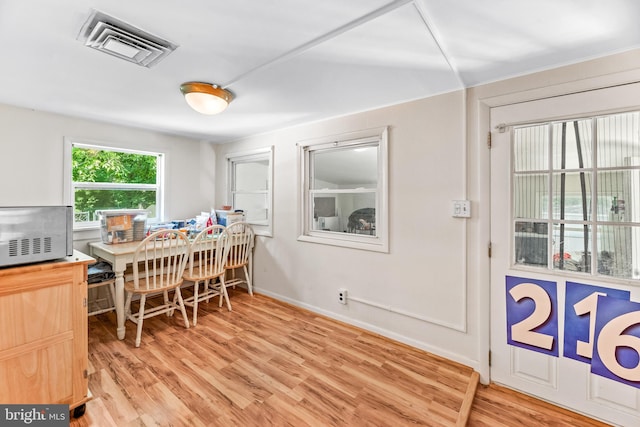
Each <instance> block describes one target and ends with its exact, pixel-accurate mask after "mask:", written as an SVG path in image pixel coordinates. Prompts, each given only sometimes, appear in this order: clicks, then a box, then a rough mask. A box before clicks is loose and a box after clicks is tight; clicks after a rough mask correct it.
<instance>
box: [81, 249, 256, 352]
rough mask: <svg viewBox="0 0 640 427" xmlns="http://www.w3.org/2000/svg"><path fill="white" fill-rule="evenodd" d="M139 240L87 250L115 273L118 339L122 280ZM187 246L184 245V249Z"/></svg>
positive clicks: (122, 321)
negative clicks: (105, 262)
mask: <svg viewBox="0 0 640 427" xmlns="http://www.w3.org/2000/svg"><path fill="white" fill-rule="evenodd" d="M139 244H140V242H129V243H117V244H108V243H104V242H91V243H89V251H90V254H91V256H93V257H94V258H96V257H97V258H101V259H102V260H104V261H107V262H108V263H110V264H111V266H112V269H113V272H114V273H115V293H116V294H115V296H114V304H115V309H116V322H117V335H118V339H121V340H123V339H124V337H125V331H126V328H125V321H126V320H127V319H126V317H125V312H124V311H125V307H124V301H125V295H124V282H125V271H126V270H127V267H128V266H130V265H132V264H133V254H134V252H135V250H136V248H137V247H138V245H139ZM187 249H188V248H187V247H186V246H185V250H187ZM248 269H249V275H250V276H252V277H253V243H252V248H251V251H249V265H248Z"/></svg>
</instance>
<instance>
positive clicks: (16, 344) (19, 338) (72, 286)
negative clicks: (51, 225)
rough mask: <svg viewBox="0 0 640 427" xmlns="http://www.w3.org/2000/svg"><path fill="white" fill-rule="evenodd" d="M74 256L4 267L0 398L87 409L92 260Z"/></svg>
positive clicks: (1, 278)
mask: <svg viewBox="0 0 640 427" xmlns="http://www.w3.org/2000/svg"><path fill="white" fill-rule="evenodd" d="M92 262H94V259H93V258H91V257H89V256H87V255H85V254H83V253H81V252H74V254H73V256H70V257H67V258H64V259H60V260H56V261H51V262H44V263H38V264H30V265H25V266H18V267H7V268H0V328H1V329H0V402H2V403H3V404H65V405H69V409H71V410H73V411H74V415H75V416H79V415H82V413H84V409H85V407H86V406H85V403H86V402H87V400H89V392H88V379H87V364H88V356H87V352H88V350H87V305H86V304H87V301H86V299H87V265H88V264H90V263H92Z"/></svg>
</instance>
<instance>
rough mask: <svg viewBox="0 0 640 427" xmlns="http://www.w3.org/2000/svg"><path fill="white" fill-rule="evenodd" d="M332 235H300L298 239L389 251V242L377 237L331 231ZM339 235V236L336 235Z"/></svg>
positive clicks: (330, 244)
mask: <svg viewBox="0 0 640 427" xmlns="http://www.w3.org/2000/svg"><path fill="white" fill-rule="evenodd" d="M332 234H334V235H327V236H319V235H301V236H298V241H300V242H309V243H320V244H323V245H329V246H340V247H343V248H351V249H361V250H365V251H372V252H382V253H389V244H388V243H387V242H384V241H382V240H381V239H380V238H377V237H366V238H359V237H358V235H352V234H342V233H332ZM338 236H339V237H338Z"/></svg>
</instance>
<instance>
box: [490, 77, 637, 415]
mask: <svg viewBox="0 0 640 427" xmlns="http://www.w3.org/2000/svg"><path fill="white" fill-rule="evenodd" d="M638 109H640V84H632V85H625V86H619V87H614V88H608V89H601V90H597V91H590V92H584V93H578V94H572V95H566V96H562V97H555V98H548V99H543V100H538V101H532V102H527V103H520V104H515V105H510V106H503V107H497V108H493V109H492V110H491V129H492V130H493V132H492V137H493V138H492V149H491V242H492V258H491V307H492V308H491V380H492V381H493V382H496V383H499V384H503V385H505V386H507V387H511V388H514V389H517V390H520V391H522V392H524V393H527V394H531V395H534V396H537V397H539V398H541V399H543V400H547V401H550V402H554V403H556V404H557V405H559V406H563V407H567V408H569V409H571V410H574V411H576V412H580V413H584V414H587V415H589V416H591V417H593V418H596V419H600V420H603V421H605V422H608V423H611V424H614V425H621V426H640V391H639V390H640V381H637V382H635V378H636V377H638V378H640V333H638V331H639V330H640V309H636V308H633V309H629V310H630V311H629V312H628V313H623V312H620V313H619V315H618V314H616V313H614V314H609V315H608V316H609V317H606V316H605V315H604V314H602V313H603V312H604V311H605V308H606V309H607V310H610V311H611V310H614V308H615V307H618V305H620V306H622V305H623V304H626V305H625V307H627V306H631V303H640V280H638V279H637V278H632V279H627V280H616V279H615V278H612V277H605V276H603V275H595V274H590V273H576V272H569V271H560V270H557V269H550V268H547V267H544V266H540V267H537V266H534V265H526V264H525V265H523V264H518V263H516V262H515V255H513V254H514V253H515V252H514V241H515V237H514V236H515V234H516V230H515V228H514V222H513V220H512V213H513V211H514V208H513V205H514V203H513V201H512V200H511V197H512V186H513V185H514V184H513V183H512V170H511V165H512V156H513V153H512V146H511V144H512V138H511V136H512V132H511V131H512V129H513V126H514V125H522V124H526V123H538V122H544V121H549V120H565V119H569V118H579V117H591V116H596V115H599V114H604V113H614V112H622V111H632V110H638ZM502 124H506V129H505V131H504V132H500V131H498V130H497V129H498V128H499V126H500V125H502ZM549 151H551V150H549ZM550 158H551V155H550ZM630 161H631V162H635V161H636V160H633V159H632V160H630ZM633 164H637V163H633ZM631 173H632V174H633V173H636V172H634V171H632V172H631ZM593 175H596V173H594V174H593ZM593 180H594V182H595V184H592V185H597V178H593ZM637 180H638V178H637V177H636V178H632V180H631V181H632V184H633V182H636V181H637ZM549 188H552V187H551V185H549ZM631 191H635V190H633V189H632V190H631ZM549 193H551V191H550V192H549ZM548 197H551V196H548ZM563 200H564V199H563ZM639 201H640V195H638V196H637V197H636V198H634V199H633V200H631V201H630V203H631V204H628V205H626V214H627V217H626V218H625V221H630V222H633V223H637V222H638V221H639V220H638V218H640V217H639V216H638V215H639V214H638V212H637V210H638V209H640V208H634V207H633V206H634V205H632V204H633V203H635V205H636V206H637V205H638V203H640V202H639ZM623 203H624V202H623ZM549 206H551V202H549ZM563 209H564V208H563ZM589 209H591V208H589ZM597 209H599V208H598V207H594V208H593V211H590V213H593V215H600V214H601V213H600V212H599V211H597ZM612 211H613V207H612ZM563 212H564V210H563ZM617 212H618V211H617V210H616V213H617ZM549 215H551V213H549ZM563 219H564V217H563ZM551 226H552V225H550V227H551ZM598 226H599V225H598ZM574 228H575V227H574ZM562 230H563V233H562V234H561V236H563V238H566V235H565V234H564V227H563V228H562ZM544 233H546V231H545V232H544ZM634 233H637V230H633V231H632V232H630V233H629V234H630V235H634V236H635V234H634ZM585 234H587V235H588V236H589V238H591V236H593V235H594V234H593V233H591V234H589V233H587V232H586V231H585ZM554 238H555V234H553V232H549V234H544V235H543V240H544V241H545V242H550V241H551V242H552V243H544V245H545V246H546V247H547V249H548V250H551V251H553V252H555V251H556V246H555V241H553V240H554ZM592 240H595V239H592ZM636 240H640V238H639V237H638V236H635V237H633V241H634V242H635V241H636ZM590 244H593V245H596V244H598V243H590ZM634 244H635V243H634ZM593 247H595V246H593ZM561 248H564V243H563V246H561ZM548 250H546V249H545V252H544V254H545V255H544V256H543V258H544V259H548V260H549V262H555V261H554V259H553V258H552V256H553V255H552V253H548ZM630 250H631V249H630ZM633 250H634V251H635V249H633ZM583 253H584V252H583ZM596 253H597V252H596ZM633 253H634V254H635V253H636V252H633ZM558 256H560V255H559V254H558ZM560 257H561V258H563V259H564V255H562V256H560ZM584 258H585V259H586V260H587V261H584V262H585V263H586V262H588V261H589V260H590V258H589V257H588V256H585V257H584ZM634 258H636V257H635V255H634ZM562 262H564V261H562ZM567 262H568V261H567ZM589 262H590V263H591V264H590V265H592V266H593V265H595V262H593V261H589ZM638 264H640V257H638V259H635V260H634V261H633V266H632V269H637V266H638ZM561 265H562V264H561ZM597 269H598V271H600V270H599V269H600V265H598V266H597ZM592 270H595V268H592ZM633 274H635V273H633ZM507 277H511V278H512V279H509V281H508V280H507ZM633 277H637V276H633ZM520 279H522V280H520ZM540 282H543V283H542V284H540ZM569 282H570V283H569ZM547 283H548V284H549V287H547V285H546V284H547ZM589 286H594V287H596V288H594V289H604V290H599V291H598V292H595V291H594V292H593V293H589V292H591V291H590V289H591V288H590V287H589ZM576 289H578V290H580V292H583V291H586V292H587V293H585V294H584V295H583V294H579V293H578V291H577V290H576ZM607 290H608V291H610V292H609V293H608V294H607V295H608V296H604V292H605V291H607ZM598 294H602V295H603V296H598ZM614 297H615V298H617V301H622V302H620V303H619V304H618V303H617V302H616V303H615V304H614V303H611V300H612V298H614ZM516 304H517V305H522V307H520V308H519V309H521V310H522V313H525V314H522V318H519V317H517V316H514V315H513V314H510V315H509V316H510V319H508V316H507V311H508V310H510V308H509V307H513V306H514V305H516ZM565 304H566V305H567V307H565ZM603 307H604V308H603ZM610 307H614V308H610ZM634 307H635V306H634ZM634 310H638V311H637V312H636V311H634ZM567 312H568V313H567ZM596 312H597V315H596ZM510 313H513V312H511V311H510ZM634 313H635V314H634ZM565 316H568V317H567V319H569V320H567V321H566V322H565ZM514 318H515V319H516V320H515V321H514ZM576 318H579V319H580V322H583V323H581V325H588V334H583V333H582V332H581V333H582V335H580V336H579V337H578V335H577V332H575V328H576V323H575V320H574V319H576ZM596 318H597V319H598V321H599V322H600V323H599V324H596ZM509 322H511V325H510V326H511V327H508V324H509ZM616 322H617V323H616ZM565 323H569V324H565ZM617 324H618V325H617ZM616 325H617V326H616ZM585 327H586V326H585ZM581 328H582V326H581ZM583 332H584V331H583ZM573 334H575V337H574V336H573ZM567 336H571V337H572V338H571V339H572V340H573V341H570V342H569V344H567V345H566V346H565V342H564V340H565V339H566V337H567ZM509 343H511V344H509ZM565 347H567V348H565ZM569 347H571V349H572V350H571V351H573V352H574V353H575V354H574V355H573V356H572V355H570V354H568V353H565V351H567V352H569ZM622 347H625V349H624V351H627V352H630V353H634V352H635V353H634V354H636V355H637V356H638V357H637V361H635V362H633V361H632V362H628V361H624V362H623V361H619V360H618V359H617V357H618V356H616V354H618V353H617V351H618V350H619V349H620V348H622ZM594 348H595V350H594ZM596 356H597V357H596ZM631 359H633V358H631ZM625 360H628V359H625ZM598 364H599V365H598ZM635 365H637V366H635ZM594 366H596V368H595V370H596V372H601V370H602V369H603V367H606V368H607V369H608V370H610V371H612V372H617V373H618V374H619V375H620V378H614V379H610V378H606V377H604V376H601V375H597V374H595V373H592V372H591V370H592V369H594ZM598 366H599V368H598ZM598 369H600V371H599V370H598Z"/></svg>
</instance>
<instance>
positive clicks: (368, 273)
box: [216, 92, 477, 365]
mask: <svg viewBox="0 0 640 427" xmlns="http://www.w3.org/2000/svg"><path fill="white" fill-rule="evenodd" d="M463 101H464V100H463V94H462V93H461V92H457V93H450V94H445V95H441V96H436V97H433V98H429V99H423V100H419V101H414V102H410V103H406V104H402V105H397V106H393V107H388V108H384V109H380V110H376V111H371V112H367V113H361V114H355V115H351V116H348V117H342V118H336V119H333V120H328V121H325V122H321V123H314V124H310V125H305V126H298V127H295V128H290V129H284V130H281V131H278V132H273V133H269V134H264V135H258V136H254V137H251V138H246V139H244V140H241V141H235V142H233V143H229V144H225V145H219V146H216V154H217V156H216V157H217V159H218V160H217V165H216V170H217V176H216V177H217V180H216V194H218V195H222V194H224V188H225V172H224V171H225V162H224V157H225V155H226V154H227V153H231V152H236V153H237V152H242V151H244V150H251V149H256V148H261V147H267V146H270V145H273V146H274V147H275V149H274V185H273V188H274V228H273V237H272V238H269V237H259V242H258V244H257V248H256V253H255V265H254V274H255V285H254V286H255V288H256V290H257V291H258V292H261V293H264V294H267V295H271V296H273V297H276V298H279V299H283V300H286V301H289V302H292V303H294V304H298V305H301V306H303V307H307V308H310V309H312V310H315V311H318V312H320V313H324V314H327V315H330V316H332V317H336V318H338V319H342V320H345V321H347V322H349V323H354V324H356V325H359V326H363V327H365V328H367V329H370V330H373V331H376V332H379V333H381V334H384V335H386V336H389V337H392V338H394V339H398V340H400V341H403V342H406V343H408V344H411V345H414V346H416V347H420V348H424V349H427V350H431V351H434V352H436V353H438V354H442V355H444V356H447V357H450V358H452V359H455V360H458V361H461V362H463V363H465V364H468V365H474V363H475V362H474V359H476V357H475V353H476V345H477V343H476V342H475V337H476V336H477V332H476V326H475V325H474V324H473V323H469V322H467V316H468V315H472V316H474V314H475V313H474V310H475V309H476V307H475V306H469V307H467V298H468V297H469V295H468V293H469V291H471V292H470V296H471V297H472V298H475V297H474V295H473V289H470V290H469V289H468V287H467V283H466V282H467V278H466V274H465V273H466V270H465V256H464V253H465V242H466V220H465V219H460V218H453V217H452V216H451V201H452V200H454V199H462V198H464V197H465V194H464V189H465V169H464V166H465V163H464V161H463V160H462V159H463V158H464V149H465V147H464V139H463V134H464V124H463V119H462V117H463ZM381 126H389V130H390V132H389V160H390V161H389V165H390V166H389V177H390V179H389V205H390V219H391V220H390V253H389V254H382V253H375V252H368V251H363V250H356V249H348V248H341V247H334V246H325V245H320V244H315V243H308V242H299V241H297V237H298V234H297V233H298V231H297V219H298V207H299V200H298V197H297V181H298V169H297V147H296V143H297V142H299V141H302V140H308V139H313V138H319V137H324V136H329V135H336V134H341V133H346V132H353V131H359V130H364V129H370V128H377V127H381ZM216 202H217V204H218V205H221V204H223V203H224V202H225V200H224V199H223V198H219V199H217V201H216ZM338 288H347V289H348V294H349V295H350V296H352V297H355V298H359V299H366V300H369V301H371V302H374V303H377V304H381V305H385V306H389V307H390V308H391V309H392V310H397V311H402V312H404V313H406V314H408V315H404V314H398V313H392V312H391V311H388V310H382V309H380V308H374V307H371V306H369V305H366V304H362V303H358V302H355V301H353V300H352V301H350V302H349V303H348V304H347V305H341V304H339V303H338V298H337V292H338Z"/></svg>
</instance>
